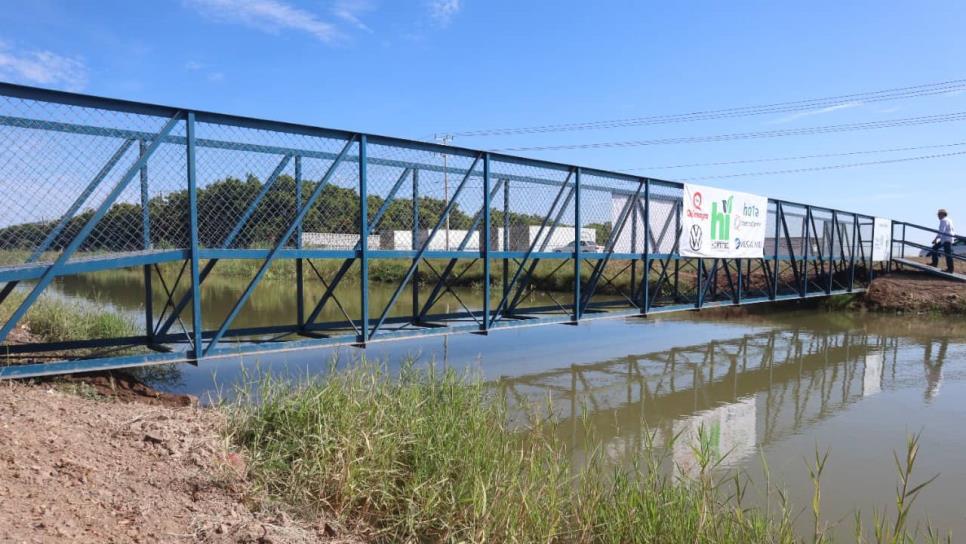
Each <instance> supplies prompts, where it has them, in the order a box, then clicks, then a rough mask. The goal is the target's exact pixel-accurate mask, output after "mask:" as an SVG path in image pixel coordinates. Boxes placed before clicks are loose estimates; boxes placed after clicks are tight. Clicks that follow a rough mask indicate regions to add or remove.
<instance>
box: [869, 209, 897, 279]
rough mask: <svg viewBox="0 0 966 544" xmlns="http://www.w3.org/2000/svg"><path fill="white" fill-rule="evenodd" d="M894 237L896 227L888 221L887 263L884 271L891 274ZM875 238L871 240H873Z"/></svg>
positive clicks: (894, 246) (894, 247) (894, 245)
mask: <svg viewBox="0 0 966 544" xmlns="http://www.w3.org/2000/svg"><path fill="white" fill-rule="evenodd" d="M895 235H896V227H895V225H894V224H893V222H892V220H891V219H890V220H889V263H888V264H887V265H886V271H887V272H890V273H891V272H892V259H893V258H895V250H896V244H895V243H894V242H895V240H893V237H894V236H895ZM874 239H875V238H873V240H874Z"/></svg>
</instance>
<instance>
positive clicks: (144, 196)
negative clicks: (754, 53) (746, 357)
mask: <svg viewBox="0 0 966 544" xmlns="http://www.w3.org/2000/svg"><path fill="white" fill-rule="evenodd" d="M73 103H77V104H85V105H69V104H73ZM94 103H97V100H96V99H90V100H81V101H77V100H74V101H71V100H65V103H59V102H48V101H45V100H43V99H39V98H37V99H25V98H19V97H15V96H0V196H2V197H3V199H4V205H3V208H2V210H0V269H2V268H5V269H8V270H10V269H13V268H16V267H21V266H23V265H25V264H31V263H44V264H46V263H51V262H54V261H55V260H57V259H58V257H60V256H61V255H63V252H64V250H65V249H67V248H71V250H72V253H71V255H70V260H72V261H76V260H80V259H88V258H91V257H105V259H106V258H112V257H116V256H119V255H129V254H135V253H143V252H150V251H156V252H161V251H165V250H170V249H180V250H187V249H192V248H191V241H190V240H191V238H190V237H191V225H190V215H189V193H188V177H189V174H188V170H189V167H188V151H187V144H188V141H187V133H186V130H187V128H186V127H187V123H186V121H185V116H186V112H177V111H176V110H170V111H169V110H166V109H165V108H155V107H149V106H144V107H139V106H137V105H130V104H129V105H126V106H117V105H116V104H113V105H111V106H105V108H103V109H102V108H97V107H93V106H90V105H88V104H94ZM115 106H116V107H115ZM112 108H113V109H112ZM134 111H137V112H139V113H131V112H134ZM173 115H177V116H178V118H179V120H177V121H172V117H171V116H173ZM198 118H199V121H198V122H197V124H196V127H195V163H194V172H195V181H196V186H197V195H196V196H197V204H198V208H197V212H198V222H197V235H198V242H199V248H196V249H222V250H264V249H271V248H274V247H276V246H283V247H287V248H304V249H307V250H313V251H314V253H313V258H318V260H323V259H329V261H330V262H329V263H328V264H330V265H333V266H328V267H326V266H321V267H319V269H315V267H314V263H309V265H311V268H312V270H310V268H303V269H302V272H303V273H304V276H305V277H306V278H307V279H306V281H310V282H314V281H315V279H319V280H320V281H319V282H318V283H319V285H315V284H314V283H313V284H312V285H313V286H314V287H306V288H305V290H304V291H305V292H304V293H303V295H304V297H303V300H302V302H303V303H305V304H306V305H307V306H309V307H310V308H311V306H312V305H313V304H314V303H315V302H317V301H320V300H325V295H323V294H322V293H324V292H325V291H326V290H327V289H328V287H327V281H330V280H332V279H333V277H335V276H337V275H338V274H337V273H336V272H335V271H336V270H337V269H338V268H339V267H340V266H343V265H342V263H343V262H346V263H351V261H352V260H353V258H354V257H355V254H354V253H351V252H345V251H342V252H340V253H339V256H337V257H336V256H334V254H328V253H324V251H316V250H352V249H355V248H358V247H360V245H361V241H362V240H361V238H360V236H361V234H362V232H361V230H360V224H361V222H362V221H361V220H360V219H361V217H362V216H361V214H362V213H366V216H365V217H366V219H367V220H368V225H369V232H368V236H367V238H366V240H365V242H366V246H367V247H368V248H369V249H370V250H372V251H379V252H380V253H378V254H377V258H379V259H385V260H386V261H390V260H392V259H395V261H393V262H392V264H391V265H386V266H382V265H379V266H370V272H371V274H370V281H372V278H377V279H376V281H379V282H383V283H385V284H387V285H391V286H392V287H391V288H387V289H386V290H385V291H386V292H385V293H380V294H379V295H374V296H372V297H370V307H369V313H370V315H371V316H372V317H374V318H375V317H376V316H378V315H379V314H380V313H382V311H383V310H384V309H385V308H386V307H387V306H388V305H390V302H394V303H395V304H397V305H396V306H395V307H393V308H391V309H389V310H388V311H387V315H388V316H389V317H399V318H404V317H406V316H407V315H409V314H410V312H409V309H407V308H405V307H404V306H410V304H411V303H412V304H411V305H412V306H423V309H426V308H425V306H427V305H428V306H429V307H430V308H428V309H433V308H432V307H433V306H434V305H435V303H436V302H439V301H440V300H443V299H444V297H449V299H447V300H449V302H450V303H452V304H451V305H450V306H447V308H451V309H453V310H454V311H462V310H466V311H467V312H468V313H478V311H479V310H480V309H481V307H482V305H483V301H482V296H483V295H482V290H481V289H479V287H480V285H481V283H482V282H484V281H486V280H487V278H485V277H484V276H483V274H482V271H481V270H476V269H475V268H472V267H474V266H481V265H480V263H472V264H471V262H472V261H473V260H474V259H479V258H480V257H481V256H482V254H483V250H484V249H485V250H487V251H488V254H491V257H490V258H491V259H492V260H491V263H490V264H491V275H490V277H489V278H488V279H489V281H490V284H491V288H492V289H491V297H492V298H491V300H490V302H491V305H492V306H493V307H495V308H496V307H500V309H499V311H500V312H502V313H504V314H505V315H511V314H512V313H513V312H514V311H516V310H518V309H524V308H527V309H536V308H544V307H548V308H551V309H552V311H553V312H558V313H563V314H566V313H569V312H570V311H571V310H572V304H573V285H574V267H573V264H574V263H573V254H574V252H575V249H576V248H579V251H580V253H581V255H582V262H581V263H580V267H581V269H582V272H581V278H580V279H579V281H580V284H581V288H582V290H583V297H584V302H585V303H586V304H587V305H588V307H589V308H593V309H594V311H600V310H601V309H606V308H614V307H638V306H639V305H640V304H643V301H644V299H645V297H648V298H649V300H648V302H649V303H650V304H651V305H652V306H654V307H660V306H667V305H682V304H695V303H699V304H700V303H701V302H723V303H724V302H727V301H729V300H732V299H733V298H734V297H736V296H737V294H736V293H738V292H739V290H740V295H741V296H745V297H747V296H768V295H771V294H778V295H781V294H794V293H797V292H799V291H800V290H801V289H808V290H809V291H816V290H828V289H833V290H838V289H844V288H848V287H850V286H852V285H853V281H857V282H858V283H856V284H855V286H856V287H861V286H864V285H866V282H867V278H868V274H867V273H868V270H869V268H870V266H871V251H872V238H873V230H872V229H873V227H872V225H873V223H872V219H871V218H869V217H865V216H858V215H855V214H852V213H846V212H832V211H827V210H821V209H812V208H808V207H806V206H804V205H797V204H790V203H782V204H781V205H780V206H779V205H778V204H777V203H776V202H775V201H770V202H769V206H768V214H767V221H766V239H765V243H764V259H762V260H753V261H743V262H741V263H738V262H730V263H728V262H715V260H713V259H707V260H705V261H700V260H698V259H685V258H681V257H680V255H679V247H678V244H679V242H678V240H679V238H680V229H681V224H682V217H681V214H682V197H683V189H682V186H681V185H680V184H677V183H672V182H661V181H653V180H651V181H648V183H646V184H645V180H644V179H643V178H638V177H633V176H628V175H622V174H617V173H607V172H602V171H597V170H582V171H581V174H580V185H581V191H580V195H579V198H578V195H577V194H576V192H575V185H576V181H577V180H576V178H577V169H576V168H575V167H571V166H566V165H554V164H549V163H545V162H541V161H531V160H527V159H516V158H510V157H505V156H501V155H493V156H492V159H491V160H490V161H489V178H488V179H489V185H488V192H485V191H487V188H486V187H485V186H484V163H485V160H484V157H485V154H484V153H483V152H475V151H469V150H464V149H460V148H451V147H448V146H441V145H433V144H422V143H418V142H406V141H402V140H395V139H388V138H381V137H375V136H374V137H371V138H370V141H369V142H368V144H367V146H366V147H365V149H363V148H362V146H361V144H360V140H361V136H360V135H350V134H342V133H338V132H333V131H325V130H323V129H311V128H309V127H297V126H294V125H284V124H277V123H270V122H260V121H254V120H243V119H237V118H232V117H228V116H213V115H210V114H200V113H199V114H198ZM363 151H364V152H365V155H366V157H367V160H366V163H365V168H364V171H365V174H366V177H365V179H364V180H363V179H362V177H361V168H360V166H361V165H360V157H361V155H362V154H363ZM363 185H364V186H365V190H366V193H367V201H366V202H362V199H361V196H360V195H361V190H362V187H363ZM578 202H579V206H580V208H579V210H578V209H577V205H578V204H577V203H578ZM487 203H488V209H487ZM303 212H304V217H303V218H302V220H301V222H296V220H297V217H298V216H299V214H300V213H303ZM487 214H488V216H489V230H487V229H486V221H485V216H486V215H487ZM578 215H579V223H578V221H577V217H578ZM896 238H898V236H896ZM74 246H76V247H74ZM392 252H399V253H397V254H393V253H392ZM418 252H425V254H424V255H423V257H424V262H423V263H422V264H420V265H419V266H420V267H419V269H418V273H416V274H414V279H415V280H416V281H417V283H420V282H421V283H424V284H425V285H424V286H423V287H422V288H419V289H417V290H414V291H412V292H410V291H409V290H407V292H406V294H405V295H404V296H403V298H402V299H399V298H398V297H395V296H394V295H393V291H392V289H393V288H395V287H396V285H398V284H399V282H401V281H402V280H403V278H404V277H405V276H406V275H407V271H408V270H409V269H410V266H411V259H412V258H413V257H414V255H416V254H417V253H418ZM443 252H445V253H443ZM453 252H459V254H458V255H456V254H454V253H453ZM494 253H496V255H497V256H495V257H494V256H492V254H494ZM240 254H241V252H236V253H233V254H231V255H230V256H231V257H233V258H236V259H241V258H244V259H249V263H251V262H254V263H255V266H254V267H247V268H246V267H244V266H238V267H235V268H231V269H230V270H228V271H225V270H224V268H226V266H224V265H219V267H218V269H217V270H216V272H215V274H221V273H232V274H235V273H237V274H236V275H237V276H238V277H243V276H244V277H245V278H246V280H247V279H250V278H251V277H252V276H253V275H254V273H255V271H256V270H257V268H258V266H260V264H261V262H260V261H257V260H256V261H251V259H253V258H254V257H260V256H264V255H265V253H264V252H258V251H246V252H244V255H242V256H241V257H240V256H239V255H240ZM218 255H223V256H225V258H226V260H227V258H228V257H229V254H228V253H219V254H218ZM330 255H331V256H330ZM253 256H254V257H253ZM645 256H646V259H645ZM456 257H458V258H459V259H462V261H461V262H460V264H459V265H458V266H455V267H454V266H452V265H451V264H450V259H453V258H456ZM166 258H167V259H169V260H170V259H171V257H166ZM173 258H174V259H180V258H181V256H180V255H178V254H176V256H175V257H173ZM343 259H345V261H343ZM285 260H286V259H283V261H285ZM501 260H502V262H500V261H501ZM126 262H132V261H126ZM139 262H141V261H139ZM143 262H144V263H151V262H152V261H150V259H147V260H144V261H143ZM852 263H855V264H856V265H857V267H858V268H853V267H852V266H851V265H852ZM174 264H177V265H179V266H180V264H181V263H174ZM370 264H371V263H370ZM85 266H86V265H85ZM350 266H351V267H352V268H351V270H350V271H349V272H347V275H348V276H351V277H353V278H354V279H355V278H358V277H359V276H360V274H361V271H360V270H359V266H358V264H351V265H350ZM105 267H106V266H105ZM169 268H170V269H165V270H161V271H157V274H156V276H157V278H158V280H161V279H166V280H171V281H173V280H174V279H175V277H176V276H178V275H179V274H182V272H181V271H180V269H179V268H177V267H169ZM471 268H472V270H471ZM268 270H269V272H268V274H267V277H269V278H271V279H285V280H291V279H293V278H294V277H295V274H296V272H295V266H294V265H293V264H292V263H290V262H286V263H281V262H280V263H276V264H274V265H272V266H271V268H269V269H268ZM239 271H241V272H243V273H238V272H239ZM467 271H469V273H466V272H467ZM15 272H16V273H20V272H21V271H20V270H17V271H15ZM310 272H311V273H310ZM246 274H247V276H246ZM35 277H36V276H35ZM132 277H133V276H132ZM182 277H183V274H182ZM186 283H187V280H184V282H183V283H180V284H179V285H178V286H177V289H175V288H174V287H173V286H172V291H173V292H174V294H175V295H176V296H174V297H173V298H176V299H177V298H183V295H184V293H186V292H187V291H186V287H185V284H186ZM739 284H740V287H739ZM644 286H646V287H647V289H648V292H647V293H644V292H643V288H644ZM161 287H164V288H165V289H167V287H168V286H161ZM357 287H358V286H357V285H350V287H347V286H346V285H340V286H339V288H338V290H337V292H338V293H340V294H345V296H347V297H355V296H356V295H357V294H358V290H357V289H356V288H357ZM457 288H465V289H469V290H473V292H472V293H465V292H461V294H460V296H457V295H458V293H457V291H456V290H455V289H457ZM158 289H159V286H158V285H155V286H154V292H153V293H148V294H147V295H146V296H149V297H154V298H157V294H158ZM243 290H244V284H242V285H240V286H233V287H232V288H231V289H224V290H222V294H223V295H224V297H226V300H225V301H224V302H223V303H221V302H219V303H218V308H219V309H216V310H213V311H209V306H208V303H207V302H206V306H205V307H204V308H203V312H204V315H203V319H204V323H203V325H204V326H205V328H206V329H209V328H211V327H213V326H217V325H218V324H219V320H220V319H221V317H223V316H224V315H225V314H226V313H227V312H228V308H230V307H231V306H232V302H231V300H232V297H238V296H240V293H241V291H243ZM290 291H291V292H290ZM254 292H255V297H254V298H253V299H252V300H255V299H257V300H258V301H259V302H258V303H254V302H253V303H250V304H248V305H247V306H246V309H245V312H243V313H242V314H241V315H240V317H239V319H238V320H237V322H236V325H244V326H252V327H255V326H259V325H265V324H268V323H262V322H260V321H259V319H260V318H261V317H262V315H261V314H266V313H267V310H266V306H265V300H267V299H271V298H273V297H272V295H271V293H275V294H277V295H278V296H275V297H274V300H276V301H277V300H283V301H284V304H285V305H286V307H288V306H294V304H295V303H296V297H297V293H296V292H295V289H294V288H293V287H292V282H291V281H289V283H288V284H286V285H285V286H284V288H283V287H278V288H276V287H266V286H265V285H262V286H259V287H258V288H257V290H255V291H254ZM537 292H540V293H542V295H541V296H540V297H536V296H534V293H537ZM164 294H165V295H167V293H164ZM544 295H545V296H544ZM207 296H208V300H211V299H212V297H213V296H214V295H211V294H209V295H207ZM406 297H409V299H408V300H407V299H406ZM152 300H153V299H152ZM399 300H403V303H402V305H400V304H399ZM165 302H166V301H165ZM260 305H261V306H260ZM357 306H358V305H356V306H354V307H351V308H350V307H340V308H339V313H333V312H334V310H331V307H329V308H328V309H326V310H325V311H323V312H321V313H320V316H321V319H322V320H323V321H324V320H326V319H329V320H339V321H343V322H345V321H352V320H354V319H358V318H359V316H360V315H361V314H362V309H361V308H359V307H357ZM461 309H462V310H461ZM447 311H449V310H447ZM327 312H328V313H327ZM411 313H412V314H413V321H416V314H420V315H421V316H422V315H423V314H421V313H420V312H419V311H418V309H414V310H413V311H412V312H411ZM423 313H425V312H423ZM180 315H181V317H182V318H187V317H188V315H189V314H188V312H187V311H185V312H182V313H181V314H180ZM343 318H345V319H343ZM275 321H278V320H277V319H276V320H275ZM288 321H291V320H288ZM273 324H274V322H273ZM356 325H359V324H358V323H356ZM355 330H358V329H355Z"/></svg>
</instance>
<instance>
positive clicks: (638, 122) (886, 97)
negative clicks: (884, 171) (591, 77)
mask: <svg viewBox="0 0 966 544" xmlns="http://www.w3.org/2000/svg"><path fill="white" fill-rule="evenodd" d="M962 90H966V79H955V80H949V81H942V82H939V83H927V84H923V85H915V86H911V87H899V88H894V89H884V90H880V91H868V92H863V93H855V94H846V95H840V96H831V97H825V98H812V99H807V100H797V101H791V102H778V103H774V104H763V105H757V106H742V107H735V108H725V109H718V110H706V111H695V112H690V113H679V114H665V115H652V116H647V117H630V118H624V119H610V120H603V121H588V122H582V123H561V124H551V125H538V126H530V127H515V128H494V129H481V130H467V131H461V132H453V133H450V135H451V136H457V137H473V136H511V135H520V134H538V133H551V132H574V131H581V130H598V129H609V128H624V127H633V126H646V125H659V124H670V123H685V122H694V121H708V120H714V119H726V118H733V117H749V116H755V115H768V114H775V113H792V112H800V111H809V110H816V109H822V108H832V107H836V106H847V105H850V104H856V105H858V104H860V103H863V104H864V103H875V102H886V101H892V100H905V99H909V98H920V97H924V96H933V95H938V94H946V93H951V92H956V91H962Z"/></svg>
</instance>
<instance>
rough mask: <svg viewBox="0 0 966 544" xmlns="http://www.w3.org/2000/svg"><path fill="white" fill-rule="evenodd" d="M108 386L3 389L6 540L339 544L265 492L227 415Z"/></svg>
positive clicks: (2, 527)
mask: <svg viewBox="0 0 966 544" xmlns="http://www.w3.org/2000/svg"><path fill="white" fill-rule="evenodd" d="M82 384H83V385H82ZM98 388H107V389H110V388H111V384H110V383H106V384H97V383H95V384H94V385H91V384H86V383H85V382H66V383H58V384H51V383H45V384H36V385H26V384H20V383H12V382H0V444H2V445H3V447H2V449H0V541H2V542H253V543H254V542H260V543H268V542H338V541H339V539H338V538H337V536H338V535H337V533H336V532H335V531H334V530H333V528H332V526H331V525H329V524H327V523H323V522H318V523H315V524H311V523H301V522H298V521H296V520H294V519H293V518H292V517H290V516H288V515H285V514H284V513H281V512H278V511H274V512H273V511H272V509H271V508H267V507H266V506H265V503H264V501H261V500H259V498H258V497H257V496H255V495H254V494H253V492H252V490H251V487H250V486H249V485H248V484H247V482H246V480H245V462H244V460H243V458H242V457H240V456H239V455H237V454H235V453H232V452H230V451H229V450H228V448H227V445H226V444H225V442H224V441H223V439H222V438H221V430H222V428H223V427H222V426H223V425H224V420H223V418H222V416H221V414H220V413H219V412H217V411H216V410H206V409H199V408H197V407H194V406H182V407H173V406H171V404H177V403H178V402H181V403H183V402H184V401H175V402H174V403H171V402H165V403H162V404H161V405H149V404H146V403H144V402H134V403H129V402H121V401H119V400H112V399H109V398H105V397H102V396H100V395H99V394H98V393H97V389H98ZM115 389H116V387H115ZM67 390H73V393H68V392H65V391H67ZM78 392H80V393H81V394H82V396H79V395H78V394H76V393H78ZM140 396H141V397H147V398H151V397H152V395H150V394H144V395H140ZM148 402H158V399H157V398H156V397H155V398H153V399H152V400H148ZM334 536H335V537H336V538H333V537H334Z"/></svg>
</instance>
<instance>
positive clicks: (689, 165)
mask: <svg viewBox="0 0 966 544" xmlns="http://www.w3.org/2000/svg"><path fill="white" fill-rule="evenodd" d="M964 145H966V142H957V143H953V144H937V145H919V146H912V147H892V148H887V149H866V150H863V151H848V152H844V153H819V154H815V155H797V156H792V157H768V158H763V159H742V160H736V161H721V162H692V163H685V164H668V165H659V166H639V167H636V168H625V169H624V170H625V171H627V172H635V171H636V172H639V171H642V170H670V169H672V168H694V167H699V166H729V165H735V164H751V163H758V162H780V161H797V160H804V159H824V158H828V157H850V156H853V155H874V154H878V153H894V152H896V151H921V150H923V149H944V148H949V147H960V146H964Z"/></svg>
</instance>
